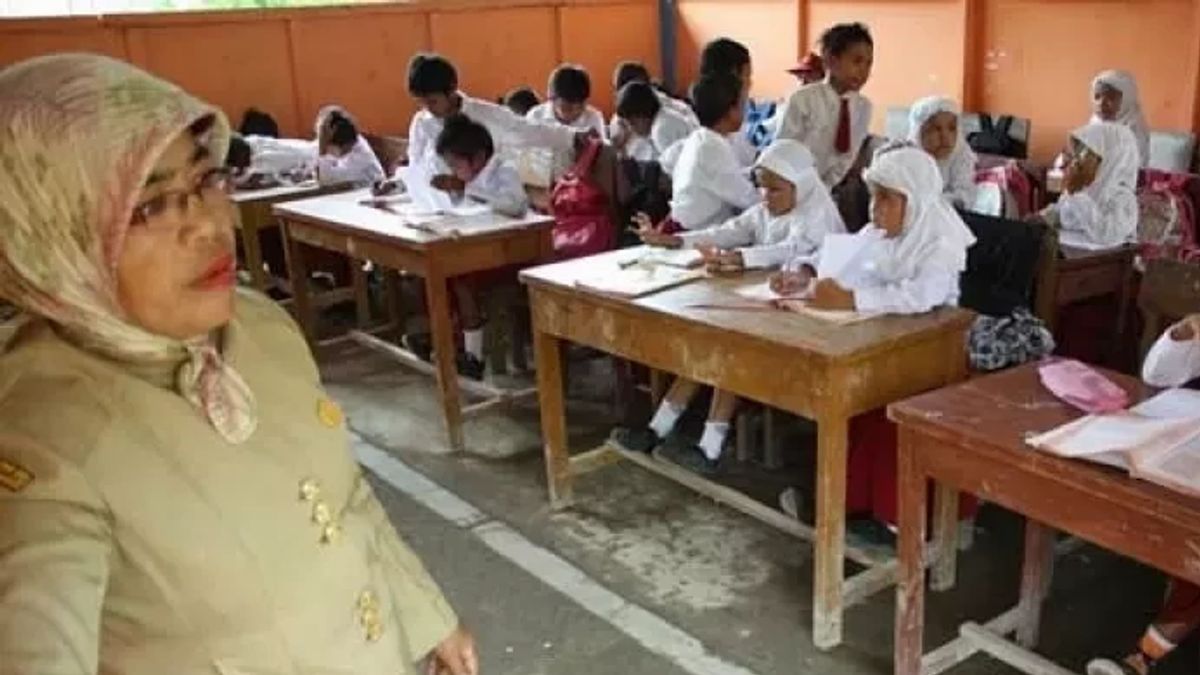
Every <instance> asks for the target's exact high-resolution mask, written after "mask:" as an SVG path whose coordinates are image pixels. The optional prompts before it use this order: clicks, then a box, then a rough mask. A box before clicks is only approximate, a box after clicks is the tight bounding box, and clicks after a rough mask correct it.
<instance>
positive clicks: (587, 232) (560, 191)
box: [550, 138, 617, 260]
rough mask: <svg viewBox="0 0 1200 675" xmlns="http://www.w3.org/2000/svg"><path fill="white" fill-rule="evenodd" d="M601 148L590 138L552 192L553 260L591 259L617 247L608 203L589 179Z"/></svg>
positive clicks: (591, 179)
mask: <svg viewBox="0 0 1200 675" xmlns="http://www.w3.org/2000/svg"><path fill="white" fill-rule="evenodd" d="M602 147H603V142H602V141H601V140H600V139H598V138H589V139H588V140H587V144H586V145H585V146H584V148H583V151H582V152H580V153H579V157H578V158H577V159H576V161H575V164H574V165H572V166H571V167H570V168H569V169H567V171H566V173H564V174H563V175H562V177H561V178H559V179H558V181H557V182H556V183H555V184H554V188H553V189H552V190H551V193H550V213H551V215H553V216H554V230H553V243H554V257H555V258H556V259H558V260H568V259H571V258H581V257H583V256H588V255H594V254H596V253H601V252H604V251H608V250H611V249H612V248H614V247H615V246H616V238H617V237H616V227H615V226H614V224H613V213H612V206H611V202H610V201H609V197H608V194H606V193H605V191H604V190H603V188H602V187H601V186H600V185H599V184H598V183H597V181H596V180H595V179H594V178H593V177H592V173H593V170H594V168H595V166H596V158H597V156H598V155H599V153H600V150H601V148H602ZM614 173H615V172H614ZM613 182H615V181H613Z"/></svg>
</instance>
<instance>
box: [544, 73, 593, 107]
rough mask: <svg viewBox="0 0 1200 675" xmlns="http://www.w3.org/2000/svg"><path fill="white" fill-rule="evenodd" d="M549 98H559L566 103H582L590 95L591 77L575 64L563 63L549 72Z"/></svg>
mask: <svg viewBox="0 0 1200 675" xmlns="http://www.w3.org/2000/svg"><path fill="white" fill-rule="evenodd" d="M548 89H549V90H550V98H561V99H562V100H564V101H567V102H568V103H583V102H585V101H587V100H588V98H590V97H591V95H592V78H590V77H588V74H587V71H586V70H584V69H583V68H580V67H579V66H576V65H571V64H569V63H564V64H563V65H561V66H559V67H557V68H555V69H554V72H553V73H550V86H549V87H548Z"/></svg>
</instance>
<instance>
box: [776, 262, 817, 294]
mask: <svg viewBox="0 0 1200 675" xmlns="http://www.w3.org/2000/svg"><path fill="white" fill-rule="evenodd" d="M814 276H816V275H815V274H813V270H812V268H811V267H809V266H808V265H803V266H802V267H801V268H800V269H799V270H797V271H795V272H776V273H775V274H772V275H771V277H770V279H768V284H769V285H770V287H771V290H772V291H773V292H774V293H775V294H776V295H784V296H787V295H799V294H800V293H802V292H804V289H805V288H808V284H809V283H810V282H812V278H813V277H814Z"/></svg>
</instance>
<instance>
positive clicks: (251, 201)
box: [230, 181, 348, 292]
mask: <svg viewBox="0 0 1200 675" xmlns="http://www.w3.org/2000/svg"><path fill="white" fill-rule="evenodd" d="M347 189H348V186H345V185H329V186H324V187H322V186H321V185H318V184H317V182H316V181H308V182H305V183H297V184H294V185H279V186H277V187H271V188H261V189H257V190H235V191H234V192H233V194H231V195H230V199H232V200H233V203H235V204H237V207H238V213H239V215H240V218H239V219H238V230H239V231H240V232H241V240H242V252H243V254H244V255H245V260H244V263H245V265H246V268H247V270H248V271H249V272H250V279H251V284H252V285H253V286H254V288H255V289H257V290H259V291H262V292H266V291H267V289H269V288H271V287H272V286H273V285H275V283H274V282H275V280H274V279H272V277H271V275H269V274H268V273H267V271H266V270H264V269H263V254H262V235H261V232H262V231H263V230H266V229H269V228H272V227H275V226H276V223H275V217H274V216H273V215H272V214H271V207H272V206H273V205H275V204H278V203H280V202H286V201H290V200H294V199H303V198H305V197H315V196H318V195H322V194H330V193H333V192H343V191H345V190H347ZM284 255H285V256H286V255H287V245H286V243H285V244H284ZM276 272H279V273H283V272H284V270H276Z"/></svg>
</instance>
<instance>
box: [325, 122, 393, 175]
mask: <svg viewBox="0 0 1200 675" xmlns="http://www.w3.org/2000/svg"><path fill="white" fill-rule="evenodd" d="M384 177H385V176H384V173H383V165H381V164H380V163H379V158H378V157H376V156H375V151H374V150H372V149H371V145H370V144H369V143H367V139H365V138H363V137H362V136H361V135H359V133H358V126H357V125H356V124H355V123H354V119H353V118H352V117H350V114H349V113H348V112H346V111H345V109H343V108H340V107H338V106H326V107H324V108H322V109H321V111H320V112H319V113H317V182H319V183H320V184H321V185H338V184H345V183H349V184H351V185H354V186H356V187H365V186H367V185H373V184H375V183H377V182H379V181H381V180H383V179H384Z"/></svg>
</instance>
